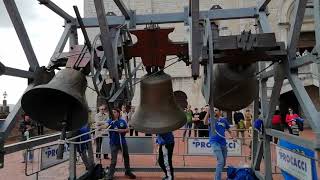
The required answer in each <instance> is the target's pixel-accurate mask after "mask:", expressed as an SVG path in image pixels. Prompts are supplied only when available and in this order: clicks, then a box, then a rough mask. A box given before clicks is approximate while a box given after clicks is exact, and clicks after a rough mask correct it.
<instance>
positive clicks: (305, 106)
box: [287, 72, 320, 132]
mask: <svg viewBox="0 0 320 180" xmlns="http://www.w3.org/2000/svg"><path fill="white" fill-rule="evenodd" d="M287 76H288V80H289V82H290V84H291V86H292V90H293V92H294V94H295V95H296V98H297V100H298V102H299V104H300V106H301V108H302V110H303V112H304V115H305V117H306V119H308V122H309V123H310V126H311V128H312V129H313V131H314V132H319V128H320V125H319V117H320V116H319V113H318V111H317V109H316V107H315V106H314V103H313V102H312V100H311V98H310V96H309V95H308V93H307V91H306V89H305V88H304V85H303V83H302V82H301V80H300V79H299V77H298V75H297V74H296V73H290V72H289V74H288V75H287Z"/></svg>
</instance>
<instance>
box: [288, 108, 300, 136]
mask: <svg viewBox="0 0 320 180" xmlns="http://www.w3.org/2000/svg"><path fill="white" fill-rule="evenodd" d="M296 118H299V116H298V114H296V113H294V112H293V109H292V108H288V114H287V115H286V123H287V127H288V130H289V133H290V134H292V129H291V126H292V125H291V123H292V121H293V120H294V119H296Z"/></svg>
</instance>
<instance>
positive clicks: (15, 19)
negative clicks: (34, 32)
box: [3, 0, 39, 72]
mask: <svg viewBox="0 0 320 180" xmlns="http://www.w3.org/2000/svg"><path fill="white" fill-rule="evenodd" d="M3 3H4V5H5V6H6V9H7V11H8V14H9V16H10V19H11V22H12V24H13V26H14V29H15V30H16V33H17V35H18V37H19V40H20V43H21V45H22V48H23V50H24V53H25V54H26V57H27V60H28V62H29V65H30V69H31V71H33V72H34V71H35V70H36V69H37V68H38V67H39V63H38V61H37V57H36V55H35V53H34V51H33V48H32V45H31V42H30V39H29V36H28V33H27V31H26V28H25V27H24V24H23V22H22V19H21V16H20V13H19V11H18V8H17V6H16V3H15V2H14V0H3Z"/></svg>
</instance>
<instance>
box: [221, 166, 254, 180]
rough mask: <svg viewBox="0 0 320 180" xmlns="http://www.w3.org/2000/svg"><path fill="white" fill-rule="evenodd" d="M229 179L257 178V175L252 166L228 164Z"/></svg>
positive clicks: (245, 179) (244, 179)
mask: <svg viewBox="0 0 320 180" xmlns="http://www.w3.org/2000/svg"><path fill="white" fill-rule="evenodd" d="M227 176H228V179H232V180H256V179H257V178H256V176H255V175H254V172H253V171H252V169H251V168H235V167H233V166H228V169H227Z"/></svg>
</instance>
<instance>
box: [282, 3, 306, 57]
mask: <svg viewBox="0 0 320 180" xmlns="http://www.w3.org/2000/svg"><path fill="white" fill-rule="evenodd" d="M307 1H308V0H296V1H295V6H294V9H293V15H294V16H293V18H292V20H291V22H290V31H289V35H288V43H287V44H288V48H287V50H288V58H289V61H290V60H292V59H294V58H295V56H296V49H297V44H298V41H299V37H300V31H301V26H302V22H303V18H304V13H305V10H306V5H307Z"/></svg>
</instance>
